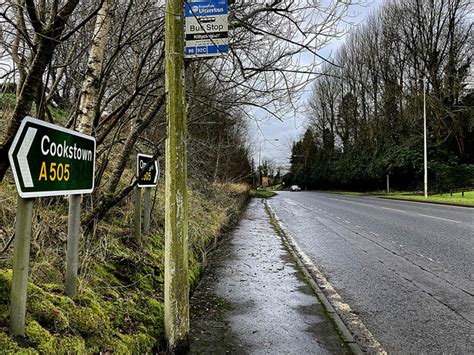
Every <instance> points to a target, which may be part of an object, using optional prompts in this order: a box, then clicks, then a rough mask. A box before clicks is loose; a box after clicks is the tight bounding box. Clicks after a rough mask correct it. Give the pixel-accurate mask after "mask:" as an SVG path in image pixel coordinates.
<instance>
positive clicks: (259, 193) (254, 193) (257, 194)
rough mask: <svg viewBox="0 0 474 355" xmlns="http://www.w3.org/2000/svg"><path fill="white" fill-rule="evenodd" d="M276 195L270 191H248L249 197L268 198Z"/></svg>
mask: <svg viewBox="0 0 474 355" xmlns="http://www.w3.org/2000/svg"><path fill="white" fill-rule="evenodd" d="M276 195H277V193H276V192H274V191H270V190H250V197H257V198H270V197H273V196H276Z"/></svg>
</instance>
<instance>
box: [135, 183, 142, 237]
mask: <svg viewBox="0 0 474 355" xmlns="http://www.w3.org/2000/svg"><path fill="white" fill-rule="evenodd" d="M133 235H134V237H135V241H136V242H137V244H138V245H139V246H141V245H142V190H141V189H140V188H139V187H138V186H135V223H134V228H133Z"/></svg>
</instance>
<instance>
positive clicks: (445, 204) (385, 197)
mask: <svg viewBox="0 0 474 355" xmlns="http://www.w3.org/2000/svg"><path fill="white" fill-rule="evenodd" d="M374 197H376V198H379V199H381V200H394V201H404V202H415V203H424V204H430V205H438V206H448V207H449V206H451V207H453V206H454V207H464V208H471V209H472V208H474V206H473V205H461V204H459V203H448V202H442V201H424V200H410V199H408V198H399V197H388V196H374Z"/></svg>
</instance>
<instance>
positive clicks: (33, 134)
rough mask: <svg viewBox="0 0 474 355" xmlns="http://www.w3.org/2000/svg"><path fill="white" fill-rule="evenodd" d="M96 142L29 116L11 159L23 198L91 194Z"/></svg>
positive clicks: (13, 148) (10, 155)
mask: <svg viewBox="0 0 474 355" xmlns="http://www.w3.org/2000/svg"><path fill="white" fill-rule="evenodd" d="M95 154H96V142H95V139H94V138H93V137H91V136H87V135H85V134H82V133H79V132H76V131H73V130H70V129H66V128H63V127H60V126H57V125H54V124H51V123H48V122H44V121H41V120H37V119H35V118H32V117H26V118H24V119H23V121H22V122H21V125H20V128H19V129H18V132H17V134H16V136H15V139H14V140H13V143H12V146H11V148H10V151H9V152H8V157H9V159H10V165H11V167H12V171H13V176H14V178H15V183H16V186H17V190H18V194H19V195H20V196H21V197H22V198H30V197H41V196H58V195H73V194H84V193H91V192H92V191H93V190H94V172H95Z"/></svg>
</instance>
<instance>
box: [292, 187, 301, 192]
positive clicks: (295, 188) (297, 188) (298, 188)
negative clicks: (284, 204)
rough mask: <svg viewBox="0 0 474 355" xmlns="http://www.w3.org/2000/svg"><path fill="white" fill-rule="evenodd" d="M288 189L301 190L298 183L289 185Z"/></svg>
mask: <svg viewBox="0 0 474 355" xmlns="http://www.w3.org/2000/svg"><path fill="white" fill-rule="evenodd" d="M290 191H291V192H297V191H301V188H300V187H299V186H298V185H291V187H290Z"/></svg>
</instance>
